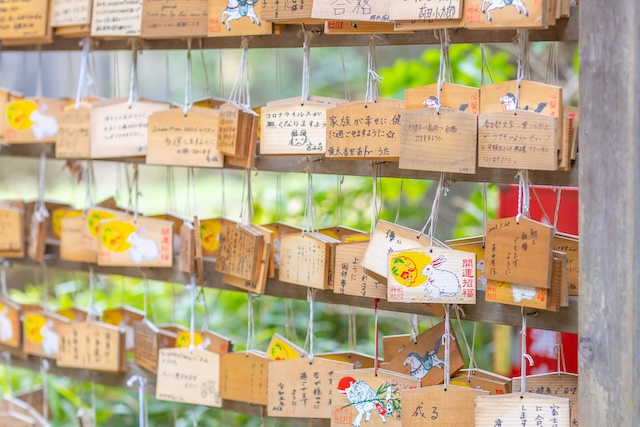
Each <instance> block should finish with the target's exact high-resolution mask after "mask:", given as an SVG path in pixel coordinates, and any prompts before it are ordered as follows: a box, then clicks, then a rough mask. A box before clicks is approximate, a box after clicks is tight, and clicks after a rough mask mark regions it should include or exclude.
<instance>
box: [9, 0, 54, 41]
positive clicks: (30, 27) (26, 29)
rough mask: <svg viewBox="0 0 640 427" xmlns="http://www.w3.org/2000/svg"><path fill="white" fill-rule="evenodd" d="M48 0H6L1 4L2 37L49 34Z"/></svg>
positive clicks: (29, 36)
mask: <svg viewBox="0 0 640 427" xmlns="http://www.w3.org/2000/svg"><path fill="white" fill-rule="evenodd" d="M48 17H49V2H48V1H47V0H6V1H3V2H2V5H1V6H0V39H20V38H35V37H44V36H45V35H46V34H47V28H48V26H47V19H48Z"/></svg>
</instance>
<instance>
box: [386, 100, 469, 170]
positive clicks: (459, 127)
mask: <svg viewBox="0 0 640 427" xmlns="http://www.w3.org/2000/svg"><path fill="white" fill-rule="evenodd" d="M477 136H478V116H476V115H475V114H471V113H466V112H463V111H458V110H454V109H452V108H446V107H442V108H440V111H439V112H438V111H436V109H432V108H424V109H420V110H413V111H405V112H404V113H403V114H402V119H401V120H400V164H399V167H400V168H401V169H413V170H430V171H435V172H453V173H468V174H474V173H475V172H476V154H477V143H476V141H477Z"/></svg>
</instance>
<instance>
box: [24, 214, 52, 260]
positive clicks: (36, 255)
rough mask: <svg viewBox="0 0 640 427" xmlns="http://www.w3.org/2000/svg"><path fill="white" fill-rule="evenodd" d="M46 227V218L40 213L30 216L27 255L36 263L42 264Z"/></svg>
mask: <svg viewBox="0 0 640 427" xmlns="http://www.w3.org/2000/svg"><path fill="white" fill-rule="evenodd" d="M47 215H48V213H47ZM48 225H49V223H48V221H47V218H46V217H45V216H44V215H43V214H42V213H41V212H38V213H36V214H34V215H31V222H30V225H29V239H28V240H29V241H28V244H27V255H29V258H31V259H32V260H33V261H35V262H38V263H41V262H44V252H45V250H46V247H47V243H46V239H47V230H48Z"/></svg>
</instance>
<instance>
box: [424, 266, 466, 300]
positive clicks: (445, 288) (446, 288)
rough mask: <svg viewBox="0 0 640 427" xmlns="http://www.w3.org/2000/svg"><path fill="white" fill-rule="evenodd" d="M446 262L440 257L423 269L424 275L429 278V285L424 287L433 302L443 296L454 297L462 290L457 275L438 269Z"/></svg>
mask: <svg viewBox="0 0 640 427" xmlns="http://www.w3.org/2000/svg"><path fill="white" fill-rule="evenodd" d="M446 260H447V259H446V258H445V257H443V256H442V255H440V256H439V257H438V258H436V259H434V260H433V261H431V263H430V264H427V265H426V266H425V267H424V268H423V269H422V275H423V276H425V277H426V278H427V283H426V284H425V285H424V286H425V291H426V292H427V294H428V295H429V298H431V299H432V300H439V299H440V298H442V297H443V296H445V297H453V296H455V295H456V294H457V293H458V292H460V290H461V289H462V287H461V286H460V280H458V276H456V275H455V273H453V272H451V271H448V270H442V269H441V268H438V267H440V266H441V265H442V264H444V262H445V261H446Z"/></svg>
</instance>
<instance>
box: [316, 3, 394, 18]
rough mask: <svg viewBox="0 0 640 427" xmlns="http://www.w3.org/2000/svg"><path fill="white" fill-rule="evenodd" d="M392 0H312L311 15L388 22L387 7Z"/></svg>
mask: <svg viewBox="0 0 640 427" xmlns="http://www.w3.org/2000/svg"><path fill="white" fill-rule="evenodd" d="M391 3H393V1H392V0H376V1H359V2H356V3H353V2H352V1H349V0H314V1H313V7H312V11H311V17H312V18H314V19H322V20H327V19H328V20H332V19H334V20H335V19H339V20H341V21H366V22H390V18H389V7H390V4H391Z"/></svg>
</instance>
